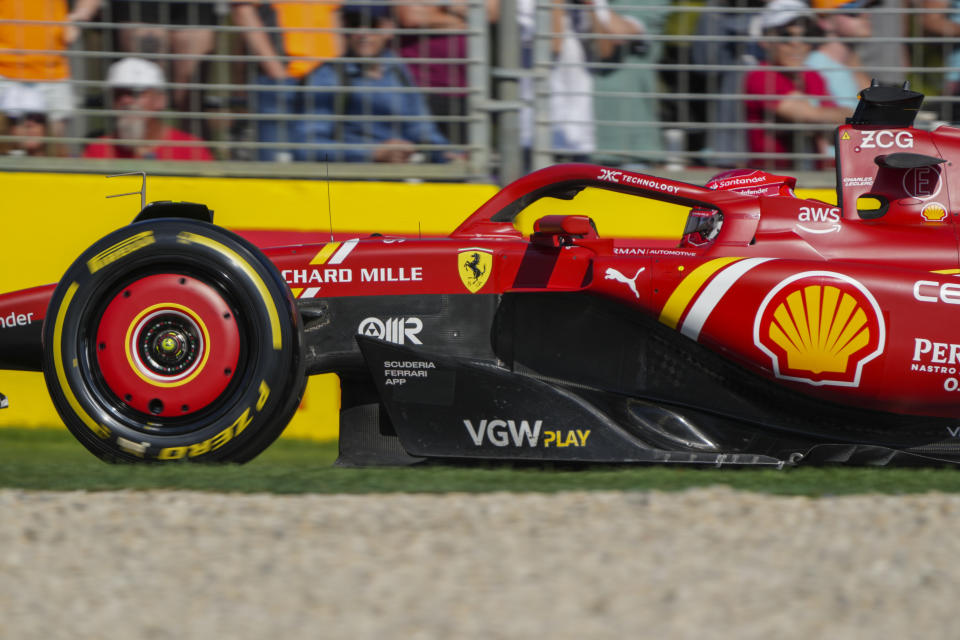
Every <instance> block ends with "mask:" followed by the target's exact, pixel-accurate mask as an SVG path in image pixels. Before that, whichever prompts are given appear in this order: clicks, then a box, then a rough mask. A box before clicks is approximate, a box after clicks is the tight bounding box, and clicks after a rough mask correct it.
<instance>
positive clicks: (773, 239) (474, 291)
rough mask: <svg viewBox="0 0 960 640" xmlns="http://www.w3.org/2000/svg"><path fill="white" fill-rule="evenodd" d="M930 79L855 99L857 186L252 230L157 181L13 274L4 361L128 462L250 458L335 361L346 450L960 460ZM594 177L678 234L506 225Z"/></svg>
mask: <svg viewBox="0 0 960 640" xmlns="http://www.w3.org/2000/svg"><path fill="white" fill-rule="evenodd" d="M922 100H923V96H922V95H920V94H918V93H914V92H911V91H909V90H907V89H905V88H904V89H900V88H891V87H879V86H875V87H871V88H870V89H867V90H865V91H864V92H863V94H862V96H861V101H860V104H859V106H858V108H857V111H856V113H855V115H854V117H853V118H851V120H850V121H849V123H848V124H845V125H843V126H841V127H840V128H839V129H838V131H837V133H836V148H837V160H836V167H837V179H838V184H837V201H838V204H837V205H832V204H828V203H825V202H820V201H817V200H809V199H802V198H798V197H797V196H796V195H794V192H793V187H794V183H795V181H794V179H793V178H788V177H781V176H774V175H771V174H768V173H764V172H761V171H750V170H738V171H732V172H728V173H726V174H721V175H720V176H718V177H717V178H716V179H714V180H713V181H712V182H711V183H710V184H709V185H708V186H706V187H700V186H696V185H692V184H687V183H684V182H679V181H675V180H671V179H667V178H661V177H654V176H650V175H644V174H641V173H634V172H630V171H625V170H620V169H612V168H607V167H599V166H594V165H587V164H567V165H558V166H554V167H550V168H547V169H543V170H540V171H536V172H534V173H532V174H530V175H528V176H526V177H524V178H521V179H519V180H517V181H515V182H514V183H512V184H510V185H508V186H507V187H505V188H504V189H502V190H501V191H500V192H499V193H497V194H496V195H495V196H493V197H492V198H491V199H490V200H489V201H487V202H486V203H485V204H483V205H482V206H480V208H479V209H477V210H476V211H475V212H474V213H473V214H471V215H469V216H468V217H467V218H466V219H464V220H463V221H462V223H460V225H459V226H457V227H456V229H455V230H454V231H453V232H451V233H450V234H449V236H447V237H442V238H422V237H386V236H380V235H373V236H370V237H365V238H351V239H345V240H338V241H330V242H326V243H322V244H315V245H307V244H303V245H297V246H286V247H274V248H264V249H259V248H257V247H255V246H254V245H253V244H251V243H250V242H248V241H246V240H244V239H242V238H240V237H239V236H237V235H235V234H233V233H231V232H229V231H227V230H225V229H222V228H219V227H217V226H214V225H213V224H212V214H211V213H210V211H209V210H208V209H207V208H206V207H205V206H203V205H196V204H189V203H170V202H159V203H153V204H150V205H147V206H146V207H144V208H143V209H142V211H141V212H140V214H139V215H138V216H137V217H136V219H135V220H134V222H133V223H132V224H130V225H129V226H127V227H124V228H122V229H119V230H117V231H115V232H113V233H111V234H109V235H108V236H106V237H104V238H103V239H101V240H100V241H98V242H96V243H95V244H94V245H93V246H92V247H90V248H89V249H88V250H87V251H86V252H85V253H83V254H82V255H81V256H80V257H79V258H78V259H77V260H76V261H75V262H74V263H73V265H72V266H70V268H69V269H68V270H67V272H66V273H65V274H64V276H63V278H62V279H61V280H60V282H59V284H56V285H49V286H41V287H37V288H34V289H29V290H25V291H18V292H14V293H9V294H6V295H3V296H0V319H2V320H3V324H2V327H0V366H2V367H3V368H9V369H26V370H42V371H43V372H44V375H45V379H46V383H47V387H48V389H49V392H50V395H51V397H52V399H53V402H54V404H55V406H56V408H57V410H58V411H59V413H60V415H61V416H62V418H63V421H64V422H65V423H66V426H67V427H68V428H69V430H70V431H71V432H72V433H73V434H74V435H75V436H76V437H77V439H78V440H79V441H80V442H81V443H83V445H84V446H86V447H87V448H88V449H89V450H90V451H91V452H93V453H94V454H96V455H97V456H99V457H101V458H102V459H104V460H109V461H138V460H150V461H171V460H181V459H191V460H201V461H237V462H242V461H246V460H250V459H251V458H253V457H254V456H256V455H257V454H258V453H260V452H261V451H262V450H263V449H264V448H266V447H267V446H268V445H269V444H270V443H271V442H272V441H273V440H274V439H275V438H276V437H277V436H278V435H279V434H280V432H281V431H282V430H283V428H284V426H285V425H286V424H287V422H288V420H289V419H290V418H291V416H292V414H293V413H294V411H295V410H296V408H297V405H298V402H299V401H300V398H301V395H302V393H303V389H304V384H305V379H306V376H308V375H312V374H319V373H327V372H334V373H336V374H338V375H339V377H340V381H341V389H342V392H341V393H342V399H341V413H340V438H339V446H340V459H339V462H340V463H341V464H345V465H375V464H413V463H418V462H421V461H424V460H429V459H433V460H447V461H458V462H465V461H470V460H501V461H502V460H506V461H551V462H554V461H560V462H563V461H567V462H579V463H686V464H711V465H721V464H734V465H770V466H776V467H782V466H784V465H795V464H799V463H804V462H807V463H828V462H845V463H853V464H877V465H882V464H888V463H897V464H924V463H925V464H931V463H932V464H941V463H957V462H960V332H958V330H957V327H956V326H955V324H954V321H955V320H957V318H958V317H960V306H958V305H960V280H958V279H957V277H956V276H957V274H960V254H958V222H957V221H958V218H957V215H958V211H960V207H955V206H954V205H953V204H952V203H951V197H950V194H951V193H954V194H956V193H960V176H958V175H957V172H955V171H952V164H951V162H950V161H949V160H948V159H949V158H954V157H960V130H957V129H951V128H946V127H941V128H939V129H937V130H935V131H933V132H930V131H921V130H918V129H915V128H913V126H912V122H913V118H914V115H915V113H916V111H917V109H918V108H919V107H920V104H921V102H922ZM587 188H590V189H603V190H610V191H614V192H617V193H619V194H627V196H628V197H632V196H635V198H632V200H635V201H636V204H635V206H636V207H637V209H638V211H639V210H642V208H643V207H644V206H645V203H649V201H650V200H655V201H661V202H666V203H671V204H673V205H678V206H682V207H685V208H688V209H689V210H690V213H689V217H688V218H687V224H686V228H685V229H684V231H683V234H682V237H677V238H674V239H670V240H664V239H662V238H660V239H650V238H611V237H604V236H603V235H602V234H601V233H600V232H599V231H598V229H597V227H596V225H595V224H594V223H593V220H592V219H591V218H590V217H589V216H588V215H545V216H543V217H540V218H539V219H538V220H536V222H535V223H534V227H533V228H534V230H533V233H532V234H530V235H529V236H528V237H524V236H523V235H522V234H521V233H520V231H519V230H518V228H517V226H516V225H515V224H514V221H515V218H516V216H517V214H518V213H519V212H520V211H521V210H523V209H525V208H526V207H528V206H529V205H531V203H533V202H535V201H539V200H542V199H547V198H558V199H564V200H568V199H571V198H574V197H575V196H576V195H577V194H578V192H580V191H581V190H584V189H587ZM14 400H15V399H14Z"/></svg>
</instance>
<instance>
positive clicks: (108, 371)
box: [96, 273, 240, 418]
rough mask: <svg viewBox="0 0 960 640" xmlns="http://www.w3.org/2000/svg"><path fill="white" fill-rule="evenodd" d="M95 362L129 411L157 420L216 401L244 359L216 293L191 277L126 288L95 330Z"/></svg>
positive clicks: (163, 277)
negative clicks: (157, 418)
mask: <svg viewBox="0 0 960 640" xmlns="http://www.w3.org/2000/svg"><path fill="white" fill-rule="evenodd" d="M96 354H97V363H98V365H99V366H100V371H101V374H102V375H103V380H104V382H105V383H106V385H107V386H108V387H109V388H110V390H111V391H112V392H113V394H114V395H115V396H116V397H117V399H118V400H119V401H120V402H121V403H122V404H124V405H126V406H128V407H130V408H132V409H135V410H136V411H139V412H141V413H145V414H148V415H153V416H157V417H165V418H170V417H177V416H184V415H188V414H191V413H194V412H196V411H199V410H201V409H203V408H205V407H207V406H209V405H210V404H211V403H213V402H214V401H215V400H216V399H217V398H218V397H219V396H220V394H221V393H223V390H224V389H226V388H227V385H228V384H230V380H232V379H233V376H234V375H235V373H236V368H237V363H238V362H239V359H240V331H239V328H238V327H237V323H236V319H235V318H234V315H233V311H232V310H231V309H230V307H229V305H228V304H227V302H226V301H225V300H224V299H223V297H221V296H220V294H219V293H217V291H216V290H215V289H214V288H213V287H211V286H209V285H207V284H205V283H203V282H201V281H200V280H197V279H196V278H191V277H190V276H184V275H179V274H174V273H162V274H156V275H151V276H146V277H144V278H141V279H139V280H136V281H134V282H133V283H131V284H129V285H127V286H126V287H124V288H123V290H122V291H120V292H119V293H118V294H117V295H116V296H115V297H114V298H113V300H111V301H110V303H109V304H108V305H107V307H106V309H104V312H103V315H102V317H101V318H100V323H99V325H98V326H97V344H96Z"/></svg>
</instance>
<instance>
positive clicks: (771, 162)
mask: <svg viewBox="0 0 960 640" xmlns="http://www.w3.org/2000/svg"><path fill="white" fill-rule="evenodd" d="M813 28H814V23H813V20H812V19H811V17H810V9H809V7H808V6H807V5H806V4H804V3H803V2H801V1H800V0H773V2H771V3H770V4H768V5H767V6H766V8H765V9H764V11H763V12H762V13H761V14H760V16H759V31H760V34H759V35H761V36H762V37H761V38H760V44H761V46H762V47H763V50H764V55H765V56H766V60H764V61H763V62H761V64H760V67H759V68H757V69H754V70H752V71H750V72H749V73H748V74H747V75H746V77H745V78H744V92H745V93H746V94H747V96H746V112H747V121H748V122H750V123H757V124H763V125H766V126H759V127H754V128H751V129H749V130H748V131H747V147H748V149H749V151H750V152H751V153H754V154H758V155H757V157H756V158H754V159H753V160H752V161H751V164H752V165H757V166H763V167H768V168H774V169H797V168H801V169H803V168H811V169H816V168H822V167H821V166H819V165H820V164H821V163H819V162H817V163H810V162H808V161H800V162H798V163H795V162H794V161H793V160H792V159H790V158H788V157H786V154H789V153H819V154H827V153H828V151H829V142H828V141H827V138H826V136H825V135H824V134H823V133H821V132H819V131H817V130H815V129H811V128H809V127H796V128H787V127H783V126H782V125H783V124H785V123H796V124H841V123H843V122H844V120H845V119H846V118H847V116H850V115H852V114H853V110H852V109H847V108H846V107H840V106H838V105H837V104H836V103H835V102H833V100H832V98H830V95H829V91H828V90H827V85H826V82H825V81H824V79H823V77H822V76H821V75H820V74H819V73H817V72H816V71H814V70H812V69H809V68H807V67H806V58H807V56H808V55H809V53H810V51H811V49H812V46H811V44H810V40H809V38H810V37H811V33H813ZM759 154H764V155H763V156H760V155H759ZM770 154H776V155H770ZM807 165H810V166H809V167H808V166H807Z"/></svg>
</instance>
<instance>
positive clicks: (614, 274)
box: [603, 267, 646, 299]
mask: <svg viewBox="0 0 960 640" xmlns="http://www.w3.org/2000/svg"><path fill="white" fill-rule="evenodd" d="M645 269H646V267H640V269H639V270H637V273H636V275H635V276H633V278H628V277H627V276H625V275H623V274H622V273H620V272H619V271H617V270H616V269H614V268H613V267H607V272H606V275H604V276H603V279H604V280H616V281H617V282H622V283H623V284H625V285H627V286H628V287H630V291H633V295H635V296H637V299H639V298H640V292H639V291H637V278H639V277H640V274H641V273H643V272H644V270H645Z"/></svg>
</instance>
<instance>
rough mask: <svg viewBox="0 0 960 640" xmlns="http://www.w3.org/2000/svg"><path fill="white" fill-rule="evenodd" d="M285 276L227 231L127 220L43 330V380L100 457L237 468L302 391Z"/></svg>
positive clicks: (78, 265)
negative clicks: (195, 462)
mask: <svg viewBox="0 0 960 640" xmlns="http://www.w3.org/2000/svg"><path fill="white" fill-rule="evenodd" d="M301 332H302V329H301V326H300V322H299V316H298V314H297V312H296V307H295V305H294V302H293V299H292V297H291V295H290V291H289V289H288V288H287V286H286V284H285V283H284V282H283V280H282V278H281V277H280V274H279V273H278V272H277V270H276V268H275V267H274V266H273V265H272V264H271V263H270V261H269V260H268V259H267V258H266V257H265V256H264V255H263V254H262V253H261V252H260V251H259V250H257V249H256V247H254V246H253V245H252V244H250V243H248V242H247V241H245V240H243V239H242V238H240V237H239V236H236V235H235V234H233V233H230V232H229V231H226V230H224V229H221V228H219V227H215V226H213V225H211V224H207V223H204V222H198V221H193V220H185V219H161V220H150V221H146V222H140V223H135V224H132V225H130V226H128V227H124V228H123V229H120V230H118V231H115V232H114V233H112V234H110V235H108V236H106V237H105V238H103V239H101V240H100V241H99V242H97V243H96V244H94V245H93V246H92V247H90V248H89V249H88V250H87V251H86V252H84V253H83V254H82V255H81V256H80V257H79V258H78V259H77V260H76V261H75V262H74V263H73V264H72V265H71V266H70V268H69V269H68V270H67V272H66V274H65V275H64V276H63V278H62V279H61V281H60V284H59V285H58V286H57V288H56V290H55V291H54V293H53V297H52V298H51V300H50V306H49V308H48V310H47V316H46V319H45V321H44V327H43V344H44V362H43V370H44V377H45V379H46V383H47V389H48V390H49V392H50V396H51V398H52V399H53V403H54V405H55V406H56V408H57V411H58V412H59V414H60V416H61V417H62V418H63V421H64V423H65V424H66V426H67V428H68V429H69V430H70V431H71V432H72V433H73V434H74V436H76V437H77V439H78V440H79V441H80V442H81V443H82V444H83V445H84V446H85V447H87V449H89V450H90V451H91V452H92V453H94V454H95V455H97V456H99V457H100V458H102V459H104V460H107V461H142V460H156V461H172V460H184V459H186V460H198V461H216V462H245V461H247V460H250V459H252V458H253V457H254V456H256V455H257V454H259V453H260V452H261V451H263V449H265V448H266V447H267V446H268V445H269V444H270V443H271V442H273V441H274V440H275V439H276V438H277V436H279V435H280V432H281V431H283V429H284V427H285V426H286V424H287V422H288V421H289V420H290V418H291V417H292V415H293V413H294V411H295V410H296V408H297V406H298V404H299V401H300V398H301V396H302V394H303V389H304V385H305V375H304V361H303V358H302V354H301V341H302V336H301Z"/></svg>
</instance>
